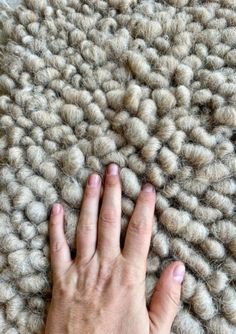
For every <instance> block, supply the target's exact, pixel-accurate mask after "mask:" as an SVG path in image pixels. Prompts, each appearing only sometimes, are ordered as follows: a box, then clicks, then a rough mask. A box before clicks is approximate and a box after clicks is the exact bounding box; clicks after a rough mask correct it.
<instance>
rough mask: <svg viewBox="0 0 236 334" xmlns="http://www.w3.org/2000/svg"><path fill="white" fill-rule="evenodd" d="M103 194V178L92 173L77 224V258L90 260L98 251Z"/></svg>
mask: <svg viewBox="0 0 236 334" xmlns="http://www.w3.org/2000/svg"><path fill="white" fill-rule="evenodd" d="M100 196H101V178H100V176H99V175H98V174H96V173H94V174H91V175H90V176H89V178H88V180H87V184H86V187H85V191H84V197H83V202H82V206H81V210H80V216H79V220H78V225H77V238H76V249H77V254H76V259H77V260H79V261H81V260H90V259H91V257H92V256H93V254H94V253H95V251H96V239H97V219H98V210H99V199H100Z"/></svg>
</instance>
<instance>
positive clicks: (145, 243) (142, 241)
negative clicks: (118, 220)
mask: <svg viewBox="0 0 236 334" xmlns="http://www.w3.org/2000/svg"><path fill="white" fill-rule="evenodd" d="M155 201H156V193H155V189H154V187H153V186H152V185H151V184H148V183H147V184H146V185H144V187H143V188H142V190H141V192H140V194H139V196H138V199H137V203H136V206H135V209H134V212H133V214H132V217H131V219H130V222H129V224H128V228H127V232H126V238H125V244H124V248H123V250H122V254H123V257H124V258H126V259H128V260H129V261H134V262H135V263H137V264H138V263H139V264H140V265H141V266H142V265H145V264H146V260H147V256H148V251H149V247H150V242H151V235H152V224H153V215H154V211H155Z"/></svg>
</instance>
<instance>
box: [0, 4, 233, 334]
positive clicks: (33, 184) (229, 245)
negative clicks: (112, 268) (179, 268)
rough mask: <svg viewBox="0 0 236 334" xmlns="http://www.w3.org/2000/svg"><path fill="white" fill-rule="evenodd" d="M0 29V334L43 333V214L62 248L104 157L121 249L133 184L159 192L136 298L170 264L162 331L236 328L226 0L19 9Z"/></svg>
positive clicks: (46, 271) (221, 332) (4, 16)
mask: <svg viewBox="0 0 236 334" xmlns="http://www.w3.org/2000/svg"><path fill="white" fill-rule="evenodd" d="M0 21H1V26H2V29H3V34H4V36H5V40H6V41H7V45H6V47H1V54H0V61H1V71H2V73H3V74H2V75H1V76H0V87H1V88H0V89H1V92H2V96H1V97H0V116H1V118H0V124H1V128H0V131H1V137H0V161H1V165H0V187H1V192H0V328H1V330H0V331H1V333H4V334H16V333H20V334H33V333H40V331H43V326H44V322H45V316H46V309H47V302H48V301H50V296H51V278H50V277H51V276H50V266H49V246H48V218H49V212H50V208H51V206H52V204H53V203H54V202H56V201H60V202H61V203H62V204H63V206H64V208H65V212H66V236H67V240H68V243H69V244H70V247H71V250H72V252H74V247H75V238H74V237H75V229H76V221H77V215H78V213H79V209H80V205H81V199H82V196H83V186H84V184H85V181H86V178H87V176H88V174H89V173H90V172H91V171H98V172H99V173H100V174H101V175H103V172H104V167H105V166H106V165H107V164H108V163H109V162H111V161H114V162H116V163H118V164H119V166H120V167H121V179H122V187H123V194H122V222H121V224H122V238H121V244H122V242H123V240H124V235H125V230H126V227H127V223H128V220H129V217H130V215H131V214H132V210H133V207H134V204H135V201H136V198H137V196H138V193H139V191H140V186H141V183H142V182H144V181H150V182H151V183H153V184H154V185H155V187H156V190H157V202H156V211H155V222H154V227H153V236H152V242H151V247H150V253H149V258H148V266H147V280H146V285H147V294H146V297H147V302H148V301H149V298H150V296H151V293H152V289H153V287H154V284H155V282H156V280H157V279H158V277H159V275H160V272H161V270H162V269H163V268H164V266H165V265H166V264H167V263H168V262H169V261H171V260H173V259H181V260H182V261H184V262H185V264H186V268H187V274H186V278H185V281H184V284H183V291H182V298H181V299H182V302H181V307H180V310H179V313H178V315H177V317H176V319H175V322H174V324H173V327H172V333H178V334H201V333H211V334H213V333H214V334H233V333H236V290H235V286H236V284H235V281H236V223H235V214H234V210H235V192H236V182H235V170H236V155H235V135H234V130H235V129H236V2H235V0H219V1H216V2H213V1H200V0H199V1H197V0H192V1H191V0H190V1H188V0H166V1H156V2H154V1H148V0H147V1H135V0H109V1H108V2H107V1H101V0H96V1H95V0H87V1H78V0H50V1H47V0H25V2H24V3H23V4H22V5H20V6H19V7H17V8H16V9H15V10H12V11H11V10H7V12H6V11H4V10H2V11H1V14H0ZM107 251H108V252H109V249H108V250H107Z"/></svg>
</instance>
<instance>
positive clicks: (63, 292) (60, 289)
mask: <svg viewBox="0 0 236 334" xmlns="http://www.w3.org/2000/svg"><path fill="white" fill-rule="evenodd" d="M54 291H55V292H54V293H55V294H56V295H57V296H59V297H60V298H61V299H65V297H68V296H69V289H68V285H67V284H66V282H64V281H63V280H61V279H60V280H57V282H56V283H54Z"/></svg>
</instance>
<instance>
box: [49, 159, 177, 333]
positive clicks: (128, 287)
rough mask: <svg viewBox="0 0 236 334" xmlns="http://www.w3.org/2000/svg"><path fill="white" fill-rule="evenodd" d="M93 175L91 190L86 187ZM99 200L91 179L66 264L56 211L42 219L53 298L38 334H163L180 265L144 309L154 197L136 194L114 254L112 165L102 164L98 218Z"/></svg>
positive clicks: (116, 209)
mask: <svg viewBox="0 0 236 334" xmlns="http://www.w3.org/2000/svg"><path fill="white" fill-rule="evenodd" d="M108 171H112V173H111V174H109V173H108ZM115 171H117V173H116V174H114V172H115ZM95 175H97V180H98V184H97V185H95V184H89V183H90V181H92V180H93V181H94V180H95V177H94V176H95ZM100 196H101V179H100V176H99V175H98V174H91V175H90V176H89V178H88V182H87V184H86V188H85V192H84V197H83V203H82V206H81V211H80V217H79V221H78V226H77V235H76V252H77V254H76V257H75V259H74V260H72V258H71V255H70V249H69V246H68V244H67V242H66V238H65V234H64V226H63V224H64V211H63V208H62V206H59V207H60V212H59V213H57V214H55V213H51V215H50V224H49V237H50V258H51V265H52V273H53V291H52V300H51V304H50V307H49V312H48V317H47V322H46V329H45V334H75V333H76V334H79V333H81V334H105V333H109V334H134V333H135V334H147V333H152V334H168V333H169V332H170V329H171V326H172V322H173V320H174V318H175V316H176V313H177V309H178V304H179V300H180V293H181V283H182V280H183V277H184V265H183V263H181V262H180V261H175V262H173V263H171V264H170V265H169V266H168V267H167V268H166V269H165V270H164V271H163V273H162V274H161V277H160V279H159V281H158V282H157V284H156V287H155V289H154V292H153V295H152V298H151V301H150V304H149V306H148V308H147V306H146V301H145V276H146V260H147V255H148V251H149V247H150V241H151V234H152V223H153V214H154V209H155V199H156V194H155V190H154V188H153V187H152V186H151V188H150V186H149V187H147V188H146V191H145V190H144V189H142V191H141V192H140V194H139V196H138V199H137V203H136V206H135V209H134V211H133V214H132V217H131V219H130V222H129V224H128V228H127V232H126V238H125V244H124V247H123V249H122V250H121V249H120V229H121V224H120V219H121V182H120V177H119V169H118V166H117V165H115V164H110V165H109V166H108V169H107V170H106V175H105V183H104V191H103V201H102V205H101V209H100V213H99V212H98V211H99V199H100ZM56 206H57V205H56ZM54 207H55V206H54ZM54 207H53V208H54ZM52 211H53V210H52ZM98 215H99V218H98ZM97 221H98V223H97Z"/></svg>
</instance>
